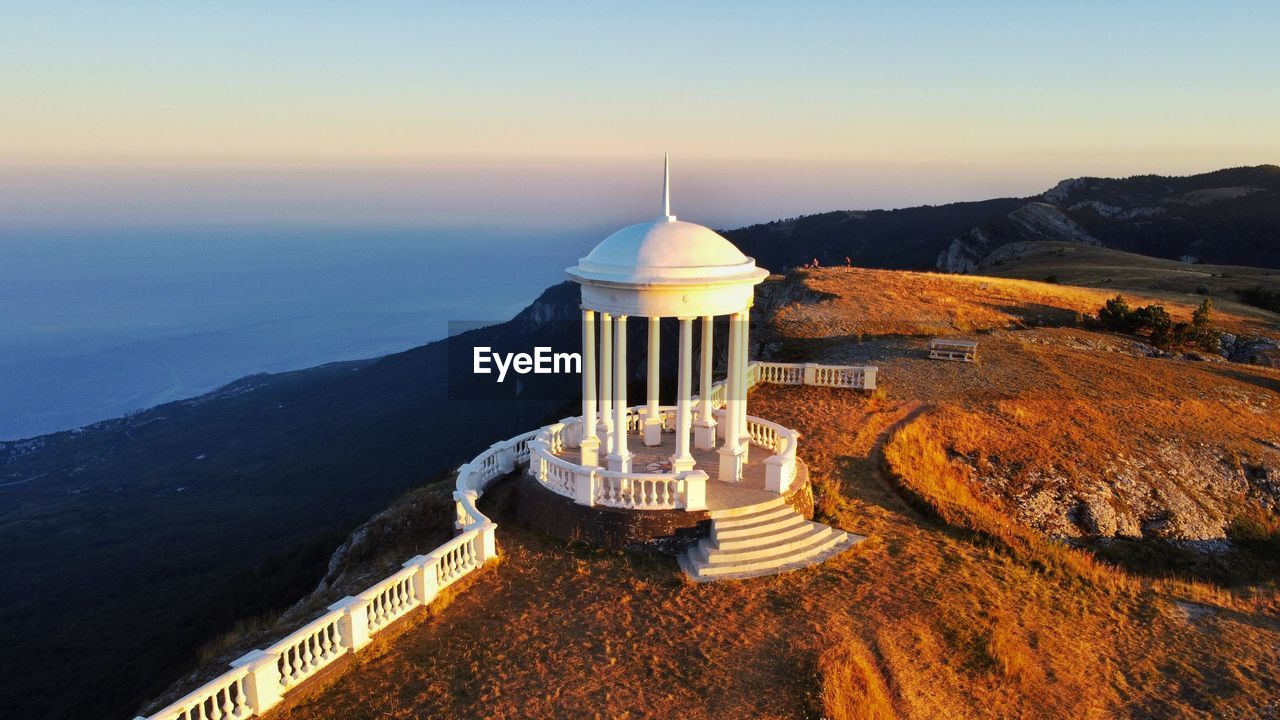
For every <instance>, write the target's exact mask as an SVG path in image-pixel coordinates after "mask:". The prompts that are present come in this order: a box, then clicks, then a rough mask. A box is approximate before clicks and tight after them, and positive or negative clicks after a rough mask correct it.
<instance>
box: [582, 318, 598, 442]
mask: <svg viewBox="0 0 1280 720" xmlns="http://www.w3.org/2000/svg"><path fill="white" fill-rule="evenodd" d="M598 410H599V408H598V405H597V404H596V314H595V311H593V310H588V309H586V308H582V439H581V440H580V441H579V448H580V450H581V452H582V464H583V465H586V466H592V465H598V464H599V463H600V436H599V434H598V433H597V431H596V419H597V417H598Z"/></svg>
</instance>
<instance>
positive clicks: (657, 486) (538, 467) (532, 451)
mask: <svg viewBox="0 0 1280 720" xmlns="http://www.w3.org/2000/svg"><path fill="white" fill-rule="evenodd" d="M641 409H642V408H629V410H628V412H629V413H631V414H639V412H638V411H639V410H641ZM572 423H579V424H580V423H581V419H579V418H570V419H569V420H566V421H561V422H558V423H553V424H551V425H548V426H547V427H545V428H543V429H542V432H540V433H539V434H538V436H537V437H536V438H534V439H533V440H532V441H530V443H529V458H530V459H529V463H530V464H529V472H530V474H532V475H533V477H534V478H536V479H537V480H538V482H540V483H542V485H543V486H544V487H546V488H547V489H549V490H551V491H552V492H554V493H556V494H559V495H563V496H565V497H567V498H572V499H573V501H574V502H576V503H578V504H579V505H586V506H588V507H595V506H601V507H617V508H625V509H627V510H681V509H683V510H705V509H706V507H707V505H706V498H707V490H706V484H707V474H706V473H705V472H703V471H701V470H690V471H688V472H681V473H675V474H671V473H644V472H620V471H612V470H605V469H603V468H598V467H586V466H583V465H579V464H577V463H575V462H573V461H570V460H566V459H564V458H561V457H557V456H556V452H557V448H559V451H560V452H563V451H564V450H566V449H571V446H566V445H563V444H562V441H563V437H564V428H565V427H566V426H568V425H570V424H572ZM637 428H639V425H637ZM638 431H639V430H637V432H638Z"/></svg>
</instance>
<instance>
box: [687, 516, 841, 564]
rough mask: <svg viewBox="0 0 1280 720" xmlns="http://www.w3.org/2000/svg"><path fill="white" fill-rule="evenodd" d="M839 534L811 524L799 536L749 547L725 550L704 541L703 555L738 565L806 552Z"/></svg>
mask: <svg viewBox="0 0 1280 720" xmlns="http://www.w3.org/2000/svg"><path fill="white" fill-rule="evenodd" d="M837 532H840V531H839V530H836V529H835V528H832V527H829V526H827V525H823V524H821V523H809V526H808V527H806V528H804V529H803V530H802V531H801V532H800V533H799V534H797V535H792V536H790V537H780V538H766V539H763V540H759V541H757V542H756V543H755V544H754V545H750V546H748V547H740V548H723V547H718V546H717V545H716V544H715V543H712V542H711V541H710V540H703V541H702V543H703V545H702V553H701V555H702V557H703V558H705V559H706V560H707V561H708V562H710V563H728V562H733V563H736V562H746V561H748V560H762V559H765V558H772V557H783V556H789V555H793V554H795V553H798V552H804V551H806V550H807V549H808V548H810V547H812V546H813V545H815V544H817V543H821V542H822V541H823V540H825V539H827V538H828V537H829V536H831V535H833V534H834V533H837Z"/></svg>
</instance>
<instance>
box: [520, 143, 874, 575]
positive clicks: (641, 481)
mask: <svg viewBox="0 0 1280 720" xmlns="http://www.w3.org/2000/svg"><path fill="white" fill-rule="evenodd" d="M567 271H568V273H569V276H570V277H571V278H573V280H574V281H575V282H577V283H578V284H579V285H580V286H581V292H582V303H581V308H582V414H581V415H580V416H576V417H568V418H564V419H563V420H561V421H560V422H558V423H552V424H551V425H548V426H546V427H543V428H542V429H541V430H539V431H538V432H537V434H536V436H535V437H533V438H532V439H530V440H529V441H528V459H529V472H528V474H527V475H525V476H524V477H523V479H522V481H521V485H520V487H521V494H520V502H519V504H518V511H519V515H520V517H521V519H522V521H524V522H525V523H526V524H528V525H530V526H532V527H535V528H537V529H540V530H542V531H544V532H547V533H548V534H550V535H553V536H557V537H562V538H565V539H571V540H580V541H585V542H588V543H591V544H596V545H602V546H605V547H633V546H637V545H641V546H651V547H658V548H663V549H665V550H666V551H673V552H675V554H676V556H677V558H678V559H679V561H680V564H681V566H682V567H683V568H684V569H685V571H686V572H688V573H689V575H690V576H691V577H693V578H694V579H695V580H710V579H720V578H734V577H751V576H754V575H759V574H766V573H773V572H782V571H785V570H789V569H795V568H797V567H803V566H805V565H809V564H812V563H814V562H821V561H822V560H823V559H825V558H827V557H830V556H831V555H832V554H834V553H838V552H842V551H844V550H845V549H847V548H849V547H851V546H852V545H853V544H854V543H856V542H857V541H858V540H859V539H860V538H858V537H857V536H851V535H849V534H847V533H845V532H844V531H841V530H838V529H836V528H832V527H828V526H826V525H823V524H821V523H815V522H812V521H810V520H809V518H810V517H812V515H813V493H812V490H811V487H810V485H809V477H808V470H807V469H806V468H805V466H804V463H802V462H800V460H799V459H798V458H797V457H796V450H797V448H798V446H799V439H800V435H799V433H797V432H796V431H794V430H791V429H789V428H786V427H783V426H782V425H780V424H778V423H775V422H771V421H769V420H766V419H763V418H759V417H755V416H753V415H750V414H749V413H748V412H747V391H748V390H749V389H750V388H751V387H753V386H756V385H760V384H765V383H772V384H780V385H816V386H825V387H834V388H861V389H873V388H874V387H875V379H876V369H875V368H873V367H853V366H833V365H817V364H814V363H774V362H752V361H750V360H749V359H748V357H747V350H748V339H749V338H748V336H749V333H748V328H749V326H750V314H751V306H752V304H753V301H754V297H755V288H756V286H757V285H759V284H760V283H761V282H762V281H764V279H765V278H766V277H768V275H769V273H768V271H766V270H764V269H763V268H760V267H757V266H756V263H755V261H754V260H752V259H751V258H749V257H747V256H745V255H743V254H742V252H741V251H739V250H738V248H736V247H734V245H733V243H731V242H729V241H728V240H727V239H725V238H724V237H722V236H720V235H719V234H718V233H716V232H715V231H713V230H711V229H709V228H706V227H703V226H702V225H697V224H694V223H689V222H681V221H680V220H677V219H676V218H675V216H674V215H672V214H671V202H670V171H669V168H664V177H663V189H662V215H660V216H659V217H657V218H656V219H654V220H650V221H649V222H643V223H639V224H637V225H631V226H629V227H625V228H623V229H621V230H619V231H617V232H615V233H613V234H612V235H610V236H609V237H607V238H605V239H604V241H602V242H601V243H600V244H599V245H597V246H596V247H595V248H594V249H592V250H591V252H590V253H588V254H587V255H586V256H585V257H583V258H582V259H580V260H579V261H578V264H577V265H575V266H574V267H571V268H568V270H567ZM638 318H642V319H643V320H644V321H645V323H646V331H647V333H646V334H647V336H648V342H647V343H646V346H645V347H644V348H643V350H644V353H645V356H646V362H645V397H644V399H643V400H644V402H643V403H642V404H636V405H630V404H629V402H630V400H629V398H628V397H627V386H628V380H630V379H631V376H632V375H631V373H629V372H628V369H629V368H630V367H631V366H630V365H628V363H627V350H628V348H627V337H628V333H627V324H628V321H630V320H632V319H638ZM664 318H669V319H674V320H675V321H676V322H677V323H678V325H679V332H678V333H677V338H678V339H677V343H676V345H677V347H676V357H675V362H674V363H668V367H669V366H670V365H672V364H674V365H675V367H676V388H675V389H676V392H675V405H673V406H665V405H661V404H660V400H659V397H660V392H659V391H660V390H661V389H662V388H661V382H662V377H661V370H662V366H663V363H662V362H661V360H662V358H663V354H662V351H663V348H662V347H661V343H662V332H661V329H660V328H661V323H662V320H663V319H664ZM717 319H720V322H719V323H718V324H717ZM695 323H697V324H698V326H699V327H698V329H699V330H700V332H699V333H698V342H699V345H700V347H699V348H698V352H697V356H698V357H699V359H700V366H699V367H698V368H697V375H696V376H695V374H694V373H695V369H694V363H693V359H694V355H695V352H694V327H695ZM717 327H719V328H720V330H719V332H722V333H723V332H726V331H725V329H724V328H726V327H727V334H728V337H727V342H723V343H722V345H721V346H717V344H716V342H715V335H716V332H717ZM718 347H720V348H721V349H722V351H723V359H722V361H721V362H719V363H717V362H716V361H717V357H716V356H717V352H716V351H717V348H718ZM717 365H718V366H719V367H722V368H723V369H724V371H723V377H722V378H720V379H717V378H716V377H715V371H716V368H717ZM695 385H696V386H697V387H696V390H697V392H696V394H695Z"/></svg>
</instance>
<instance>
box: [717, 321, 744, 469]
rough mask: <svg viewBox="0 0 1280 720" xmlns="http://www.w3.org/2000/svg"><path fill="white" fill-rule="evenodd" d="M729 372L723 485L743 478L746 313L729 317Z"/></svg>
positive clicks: (723, 449) (721, 463)
mask: <svg viewBox="0 0 1280 720" xmlns="http://www.w3.org/2000/svg"><path fill="white" fill-rule="evenodd" d="M728 355H729V362H728V366H729V372H728V378H727V379H726V387H725V410H724V421H725V431H724V446H723V447H721V448H720V477H719V479H720V480H721V481H723V482H737V481H738V480H740V479H741V478H742V465H741V460H742V445H741V443H740V442H739V437H740V436H741V434H742V433H741V431H740V430H739V428H738V425H739V423H740V422H741V419H742V397H743V396H744V395H745V392H744V389H745V385H746V383H745V382H744V380H745V378H744V377H743V376H742V375H743V372H742V370H743V363H742V361H741V356H742V313H740V312H739V313H734V314H732V315H730V316H729V352H728Z"/></svg>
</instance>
